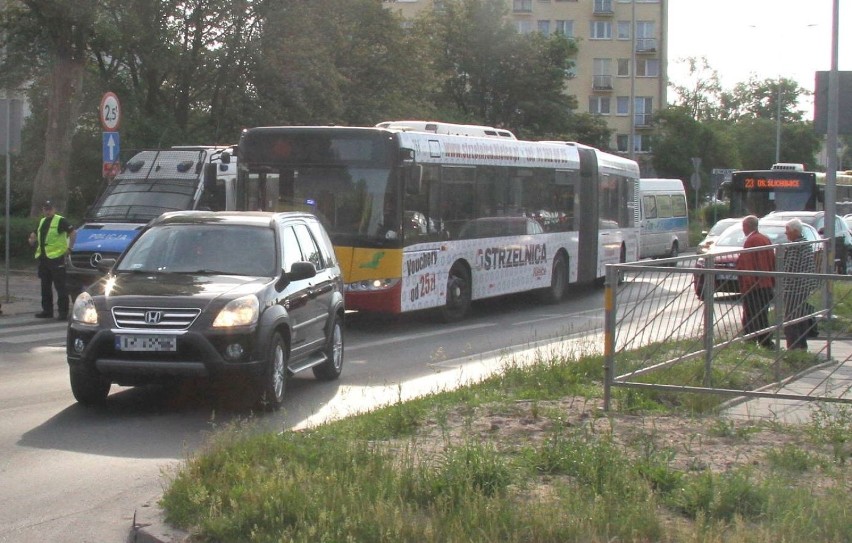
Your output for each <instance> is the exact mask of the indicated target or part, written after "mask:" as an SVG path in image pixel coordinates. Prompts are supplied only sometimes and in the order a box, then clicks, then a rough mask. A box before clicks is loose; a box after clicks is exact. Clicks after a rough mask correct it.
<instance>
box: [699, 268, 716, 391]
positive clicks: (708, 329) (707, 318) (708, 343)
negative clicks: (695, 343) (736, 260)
mask: <svg viewBox="0 0 852 543" xmlns="http://www.w3.org/2000/svg"><path fill="white" fill-rule="evenodd" d="M704 262H705V265H704V284H702V285H701V288H702V296H703V297H704V386H705V387H708V388H709V387H711V386H713V383H712V375H713V341H714V337H713V302H714V300H715V298H716V263H715V262H714V261H713V255H712V254H709V253H708V254H707V257H706V258H705V260H704ZM707 270H711V273H707Z"/></svg>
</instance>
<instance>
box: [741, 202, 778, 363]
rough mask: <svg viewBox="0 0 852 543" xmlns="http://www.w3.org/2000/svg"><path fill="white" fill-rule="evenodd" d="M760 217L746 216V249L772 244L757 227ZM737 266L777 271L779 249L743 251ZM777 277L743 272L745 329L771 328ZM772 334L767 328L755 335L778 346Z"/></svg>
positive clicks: (769, 344) (746, 268)
mask: <svg viewBox="0 0 852 543" xmlns="http://www.w3.org/2000/svg"><path fill="white" fill-rule="evenodd" d="M757 223H758V219H757V217H755V216H754V215H749V216H748V217H746V218H744V219H743V233H744V234H745V235H746V239H745V243H744V244H743V249H752V248H754V247H764V246H770V245H772V242H771V241H769V238H767V237H766V236H764V235H763V234H761V233H760V232H759V231H758V230H757ZM737 269H738V270H747V271H765V272H774V271H775V252H774V251H773V250H772V249H767V250H765V251H753V252H748V253H743V254H741V255H740V256H739V258H738V259H737ZM774 287H775V280H774V279H773V278H772V277H758V276H754V275H741V276H740V293H741V294H742V300H743V333H745V334H751V333H754V332H757V331H758V330H763V329H765V328H769V304H770V303H771V302H772V298H773V289H774ZM771 337H772V334H771V333H769V332H764V333H762V334H759V335H757V336H755V337H754V338H753V339H754V341H756V342H757V343H758V344H760V345H762V346H764V347H767V348H770V349H771V348H774V347H775V345H774V344H773V343H772V339H771Z"/></svg>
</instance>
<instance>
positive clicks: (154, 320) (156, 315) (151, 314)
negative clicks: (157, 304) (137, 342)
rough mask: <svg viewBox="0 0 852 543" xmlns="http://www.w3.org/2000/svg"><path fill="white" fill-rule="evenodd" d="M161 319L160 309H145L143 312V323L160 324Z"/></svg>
mask: <svg viewBox="0 0 852 543" xmlns="http://www.w3.org/2000/svg"><path fill="white" fill-rule="evenodd" d="M162 319H163V312H162V311H146V312H145V324H160V321H161V320H162Z"/></svg>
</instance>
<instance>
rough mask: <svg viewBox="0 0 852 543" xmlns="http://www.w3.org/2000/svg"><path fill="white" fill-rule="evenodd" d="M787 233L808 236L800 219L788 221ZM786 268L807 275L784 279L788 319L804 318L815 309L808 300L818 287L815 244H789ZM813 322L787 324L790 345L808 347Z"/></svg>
mask: <svg viewBox="0 0 852 543" xmlns="http://www.w3.org/2000/svg"><path fill="white" fill-rule="evenodd" d="M784 233H785V234H786V235H787V239H788V240H790V241H791V242H802V241H805V238H804V236H802V221H800V220H799V219H791V220H790V221H788V222H787V224H786V225H785V229H784ZM784 271H785V272H786V273H800V274H807V275H802V276H795V277H794V276H788V277H785V278H784V320H785V321H791V320H794V319H800V318H802V317H804V316H805V315H807V314H809V313H812V312H813V307H812V306H811V305H810V304H809V303H808V297H809V296H810V295H811V292H813V290H814V288H815V286H816V285H815V284H814V283H815V280H814V278H813V277H812V276H813V274H814V273H816V263H815V262H814V252H813V246H812V245H796V246H793V247H787V250H786V251H785V252H784ZM811 325H812V323H811V322H810V320H803V321H801V322H796V323H793V324H788V325H787V326H785V327H784V338H785V339H786V340H787V348H788V349H805V350H807V348H808V335H809V334H810V331H811V330H810V328H811Z"/></svg>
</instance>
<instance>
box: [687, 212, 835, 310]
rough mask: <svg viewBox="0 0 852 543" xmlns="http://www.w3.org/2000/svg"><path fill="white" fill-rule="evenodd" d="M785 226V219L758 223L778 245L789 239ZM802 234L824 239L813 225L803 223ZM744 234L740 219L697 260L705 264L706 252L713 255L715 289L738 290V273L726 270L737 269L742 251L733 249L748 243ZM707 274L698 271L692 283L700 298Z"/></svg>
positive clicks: (699, 266)
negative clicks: (726, 271) (718, 271)
mask: <svg viewBox="0 0 852 543" xmlns="http://www.w3.org/2000/svg"><path fill="white" fill-rule="evenodd" d="M786 226H787V221H786V220H783V221H781V220H775V219H760V222H759V223H758V230H759V231H760V232H761V233H762V234H763V235H765V236H766V237H768V238H769V241H771V242H772V244H773V245H775V244H778V243H788V242H789V240H788V239H787V234H786ZM802 236H803V237H804V238H805V240H807V241H817V240H819V239H822V238H821V237H820V235H819V233H818V232H817V231H816V229H815V228H814V227H813V226H811V225H809V224H805V223H802ZM745 238H746V236H745V233H744V232H743V229H742V224H741V222H738V223H737V224H734V225H731V226H729V227H728V228H726V229H725V231H724V232H722V235H720V236H719V237H718V238H717V239H716V242H715V243H714V244H713V246H712V247H711V248H710V250H709V251H708V252H707V253H705V257H704V258H699V259H698V260H697V261H696V267H697V268H703V267H704V266H705V263H706V260H707V259H706V256H709V255H712V256H713V267H714V268H716V269H717V270H720V273H717V274H716V275H715V276H714V277H715V292H727V293H739V291H740V286H739V280H738V279H737V275H736V274H735V273H731V272H728V273H725V270H733V269H736V267H737V260H738V259H739V253H736V252H732V251H735V250H736V249H742V247H743V245H744V244H745ZM813 248H814V251H815V252H816V251H819V250H821V248H822V246H821V245H818V244H814V245H813ZM705 277H706V275H703V274H695V275H694V277H693V281H692V283H693V286H694V287H695V295H696V296H698V299H699V300H703V299H704V278H705Z"/></svg>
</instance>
